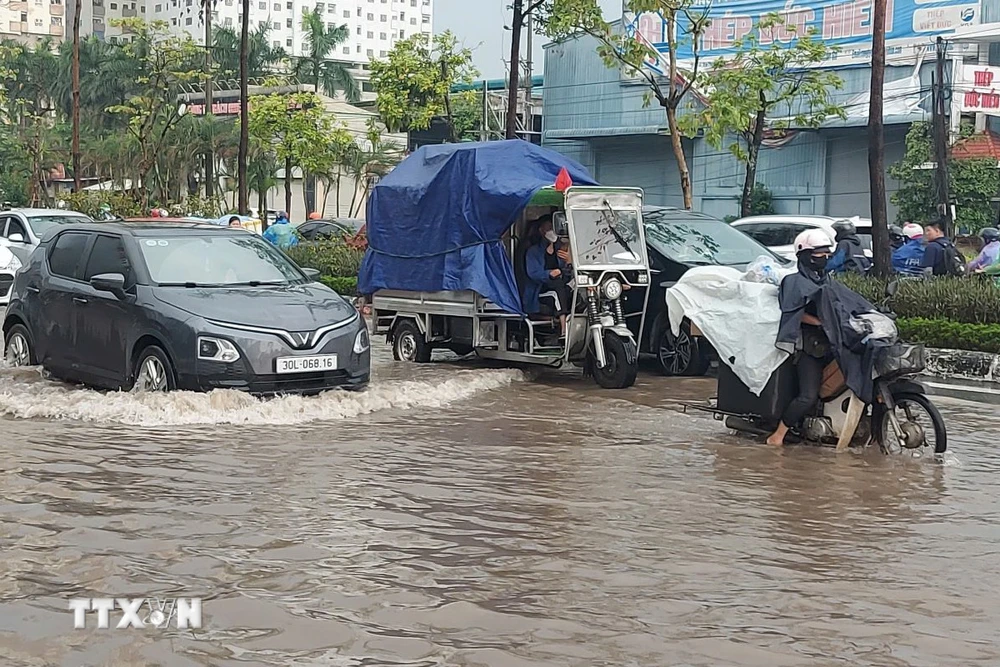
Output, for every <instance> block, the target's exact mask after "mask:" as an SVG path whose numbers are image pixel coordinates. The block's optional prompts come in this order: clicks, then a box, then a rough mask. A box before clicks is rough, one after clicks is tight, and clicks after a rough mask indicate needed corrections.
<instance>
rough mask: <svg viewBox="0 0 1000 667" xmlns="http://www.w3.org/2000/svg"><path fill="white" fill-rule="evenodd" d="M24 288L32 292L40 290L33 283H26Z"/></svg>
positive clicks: (35, 292)
mask: <svg viewBox="0 0 1000 667" xmlns="http://www.w3.org/2000/svg"><path fill="white" fill-rule="evenodd" d="M24 289H26V290H28V291H29V292H33V293H34V294H38V293H39V292H40V291H41V290H40V289H38V288H37V287H35V286H34V285H27V286H26V287H25V288H24Z"/></svg>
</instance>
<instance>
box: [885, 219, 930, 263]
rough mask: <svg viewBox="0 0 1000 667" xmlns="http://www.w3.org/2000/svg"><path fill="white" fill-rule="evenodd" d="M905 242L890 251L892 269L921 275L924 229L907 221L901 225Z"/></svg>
mask: <svg viewBox="0 0 1000 667" xmlns="http://www.w3.org/2000/svg"><path fill="white" fill-rule="evenodd" d="M903 235H904V236H905V237H906V243H904V244H903V245H901V246H900V247H899V248H897V249H896V250H894V251H893V253H892V270H893V271H895V272H896V273H898V274H900V275H904V276H919V275H923V269H921V268H920V266H921V265H922V264H923V263H924V230H923V228H922V227H921V226H920V225H915V224H913V223H912V222H908V223H906V224H905V225H903Z"/></svg>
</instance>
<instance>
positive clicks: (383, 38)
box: [378, 32, 385, 41]
mask: <svg viewBox="0 0 1000 667" xmlns="http://www.w3.org/2000/svg"><path fill="white" fill-rule="evenodd" d="M378 38H379V39H381V40H382V41H385V33H384V32H380V33H379V34H378Z"/></svg>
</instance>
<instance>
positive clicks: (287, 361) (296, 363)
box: [277, 354, 337, 373]
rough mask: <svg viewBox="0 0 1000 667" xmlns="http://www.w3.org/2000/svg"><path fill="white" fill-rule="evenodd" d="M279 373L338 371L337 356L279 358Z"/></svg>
mask: <svg viewBox="0 0 1000 667" xmlns="http://www.w3.org/2000/svg"><path fill="white" fill-rule="evenodd" d="M277 366H278V369H277V370H278V372H279V373H310V372H315V371H333V370H336V369H337V355H335V354H321V355H319V356H315V357H278V359H277Z"/></svg>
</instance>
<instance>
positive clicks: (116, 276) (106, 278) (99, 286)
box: [90, 273, 125, 299]
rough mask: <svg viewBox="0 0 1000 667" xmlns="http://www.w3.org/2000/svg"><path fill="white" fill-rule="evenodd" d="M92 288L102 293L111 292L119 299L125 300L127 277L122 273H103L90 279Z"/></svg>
mask: <svg viewBox="0 0 1000 667" xmlns="http://www.w3.org/2000/svg"><path fill="white" fill-rule="evenodd" d="M90 286H91V287H93V288H94V289H95V290H98V291H100V292H111V293H112V294H114V295H115V296H116V297H118V298H119V299H124V298H125V276H123V275H122V274H120V273H101V274H98V275H96V276H94V277H93V278H91V279H90Z"/></svg>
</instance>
